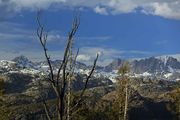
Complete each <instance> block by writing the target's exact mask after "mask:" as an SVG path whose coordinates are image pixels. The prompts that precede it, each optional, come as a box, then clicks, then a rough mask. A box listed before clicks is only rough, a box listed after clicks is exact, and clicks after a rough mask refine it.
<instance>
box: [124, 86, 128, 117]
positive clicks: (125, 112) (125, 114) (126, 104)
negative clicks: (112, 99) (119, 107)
mask: <svg viewBox="0 0 180 120" xmlns="http://www.w3.org/2000/svg"><path fill="white" fill-rule="evenodd" d="M125 94H126V96H125V105H124V120H126V119H127V108H128V85H127V83H126V88H125Z"/></svg>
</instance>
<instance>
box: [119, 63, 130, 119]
mask: <svg viewBox="0 0 180 120" xmlns="http://www.w3.org/2000/svg"><path fill="white" fill-rule="evenodd" d="M129 71H130V66H129V63H128V62H124V63H123V64H122V65H121V67H120V68H119V70H118V73H119V77H118V78H117V88H116V92H117V103H118V114H119V115H118V119H119V120H121V119H123V120H126V119H127V111H128V98H129V95H128V92H129V89H128V88H129V77H128V73H129Z"/></svg>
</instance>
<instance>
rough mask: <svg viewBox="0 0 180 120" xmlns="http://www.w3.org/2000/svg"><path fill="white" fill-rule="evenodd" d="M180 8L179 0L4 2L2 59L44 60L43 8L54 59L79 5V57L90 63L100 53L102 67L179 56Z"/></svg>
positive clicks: (0, 32) (0, 36)
mask: <svg viewBox="0 0 180 120" xmlns="http://www.w3.org/2000/svg"><path fill="white" fill-rule="evenodd" d="M179 6H180V1H179V0H171V1H169V0H152V1H151V2H150V1H149V0H99V1H97V0H92V1H88V0H77V1H73V0H31V1H28V0H7V1H4V0H0V59H12V58H14V57H15V56H18V55H25V56H27V57H29V58H30V59H32V60H35V61H36V60H43V59H44V56H43V52H42V49H41V46H40V44H39V41H38V39H37V37H36V28H37V24H36V11H37V10H38V9H42V11H43V17H42V21H43V23H44V24H45V27H46V30H47V31H48V33H49V37H48V49H49V52H50V53H49V54H51V58H53V59H60V58H61V56H62V54H63V48H64V45H65V40H66V36H67V33H68V31H69V30H70V27H71V23H72V20H73V16H74V9H75V8H76V9H77V8H78V9H79V11H80V13H81V23H80V28H79V30H78V33H77V34H76V37H75V43H74V49H75V50H76V49H77V48H80V55H79V56H78V59H79V61H82V62H85V63H88V64H89V61H92V60H93V58H94V57H95V55H96V53H97V52H100V53H101V56H100V61H99V63H100V64H101V65H105V64H108V63H109V62H111V61H112V60H113V59H115V58H139V57H150V56H159V55H170V54H179V53H180V47H179V46H180V7H179Z"/></svg>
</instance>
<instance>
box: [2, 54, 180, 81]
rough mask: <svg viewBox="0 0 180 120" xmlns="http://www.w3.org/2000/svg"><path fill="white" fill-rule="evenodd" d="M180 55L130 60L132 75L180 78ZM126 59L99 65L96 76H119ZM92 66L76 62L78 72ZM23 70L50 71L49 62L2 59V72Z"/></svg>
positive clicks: (32, 71) (55, 65) (56, 66)
mask: <svg viewBox="0 0 180 120" xmlns="http://www.w3.org/2000/svg"><path fill="white" fill-rule="evenodd" d="M179 58H180V55H179V56H178V55H174V56H173V55H172V56H159V57H149V58H142V59H133V60H128V61H129V63H130V65H131V76H133V77H147V76H151V77H152V76H155V77H160V78H162V79H168V80H179V79H180V75H179V74H180V61H179V60H180V59H179ZM124 61H125V60H124V59H115V60H114V61H112V62H111V63H110V64H108V65H107V66H103V67H102V66H97V67H96V68H97V69H96V71H95V74H94V75H95V76H104V77H108V78H110V79H112V80H114V79H115V77H116V76H117V70H118V68H119V67H120V66H121V64H122V63H123V62H124ZM51 63H52V65H53V68H54V70H55V71H56V70H57V69H58V66H59V64H60V63H61V60H55V61H51ZM90 68H91V66H87V65H86V64H84V63H81V62H76V72H77V73H83V74H88V72H89V71H90ZM8 71H9V72H13V71H14V72H15V71H16V72H17V71H20V72H23V73H31V74H35V73H40V72H45V71H48V65H47V62H45V61H42V62H32V61H30V60H29V59H28V58H27V57H25V56H19V57H16V58H14V59H13V60H12V61H7V60H1V61H0V72H1V73H3V72H8Z"/></svg>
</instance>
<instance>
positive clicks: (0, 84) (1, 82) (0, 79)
mask: <svg viewBox="0 0 180 120" xmlns="http://www.w3.org/2000/svg"><path fill="white" fill-rule="evenodd" d="M4 80H5V77H3V76H0V96H2V95H3V94H4V92H5V90H4Z"/></svg>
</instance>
